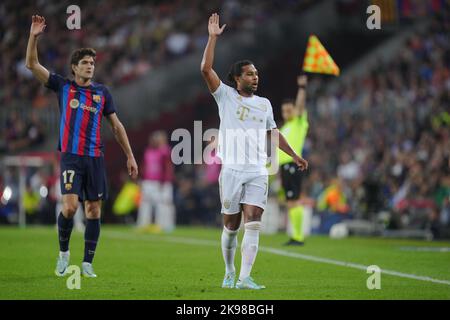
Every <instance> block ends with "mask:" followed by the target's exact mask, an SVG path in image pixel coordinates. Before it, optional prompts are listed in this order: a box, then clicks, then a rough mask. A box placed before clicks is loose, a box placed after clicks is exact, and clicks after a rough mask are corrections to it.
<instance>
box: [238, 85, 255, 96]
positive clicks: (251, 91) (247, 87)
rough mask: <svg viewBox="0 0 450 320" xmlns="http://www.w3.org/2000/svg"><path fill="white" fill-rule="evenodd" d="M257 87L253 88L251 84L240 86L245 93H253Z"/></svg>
mask: <svg viewBox="0 0 450 320" xmlns="http://www.w3.org/2000/svg"><path fill="white" fill-rule="evenodd" d="M256 90H257V88H256V89H254V88H253V85H251V84H249V85H246V86H244V87H242V91H244V92H245V93H246V94H254V93H255V92H256Z"/></svg>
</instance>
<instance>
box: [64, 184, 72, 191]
mask: <svg viewBox="0 0 450 320" xmlns="http://www.w3.org/2000/svg"><path fill="white" fill-rule="evenodd" d="M64 188H66V190H67V191H70V190H71V189H72V184H71V183H66V184H65V185H64Z"/></svg>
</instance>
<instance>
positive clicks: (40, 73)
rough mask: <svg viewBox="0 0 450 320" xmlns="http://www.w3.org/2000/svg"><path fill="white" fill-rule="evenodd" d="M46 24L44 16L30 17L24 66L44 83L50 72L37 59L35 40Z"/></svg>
mask: <svg viewBox="0 0 450 320" xmlns="http://www.w3.org/2000/svg"><path fill="white" fill-rule="evenodd" d="M45 27H46V24H45V18H44V17H41V16H33V17H32V18H31V29H30V37H29V38H28V46H27V56H26V67H27V68H28V69H30V70H31V72H32V73H33V75H34V76H35V77H36V78H37V79H38V80H39V81H40V82H41V83H42V84H46V83H47V82H48V78H49V77H50V73H49V72H48V70H47V69H46V68H44V67H43V66H42V65H41V64H40V63H39V60H38V53H37V40H38V37H39V36H40V35H41V34H42V33H44V30H45Z"/></svg>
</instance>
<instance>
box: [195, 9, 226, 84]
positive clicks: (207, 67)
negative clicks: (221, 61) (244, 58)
mask: <svg viewBox="0 0 450 320" xmlns="http://www.w3.org/2000/svg"><path fill="white" fill-rule="evenodd" d="M225 26H226V24H224V25H223V26H222V28H220V27H219V15H218V14H217V13H214V14H212V15H211V17H209V22H208V33H209V37H208V43H207V44H206V48H205V52H204V53H203V59H202V63H201V66H200V70H201V72H202V76H203V78H204V79H205V81H206V84H207V85H208V89H209V91H210V92H215V91H216V90H217V88H218V87H219V85H220V79H219V77H218V76H217V73H216V72H215V71H214V70H213V68H212V66H213V62H214V49H215V47H216V41H217V37H218V36H219V35H221V34H222V32H223V29H225Z"/></svg>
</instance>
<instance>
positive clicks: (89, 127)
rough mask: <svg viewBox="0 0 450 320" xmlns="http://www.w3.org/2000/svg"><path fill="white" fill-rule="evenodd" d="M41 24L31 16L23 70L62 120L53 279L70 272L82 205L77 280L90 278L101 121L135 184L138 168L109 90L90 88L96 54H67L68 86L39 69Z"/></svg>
mask: <svg viewBox="0 0 450 320" xmlns="http://www.w3.org/2000/svg"><path fill="white" fill-rule="evenodd" d="M45 27H46V24H45V18H44V17H41V16H38V15H34V16H32V23H31V28H30V37H29V38H28V45H27V53H26V67H27V68H28V69H29V70H31V72H32V73H33V75H34V76H35V77H36V79H37V80H39V82H41V83H42V84H44V85H45V86H46V87H48V88H50V89H51V90H53V91H55V92H56V93H57V94H58V103H59V109H60V114H61V120H60V128H59V150H60V151H61V163H60V167H61V176H60V179H61V193H62V202H63V205H62V211H61V213H60V214H59V216H58V219H57V224H58V240H59V250H60V252H59V257H58V259H57V262H56V269H55V274H56V275H57V276H59V277H62V276H64V275H66V274H67V268H68V266H69V263H70V261H69V258H70V254H69V240H70V235H71V233H72V228H73V216H74V215H75V213H76V211H77V209H78V205H79V203H78V202H79V201H84V211H85V214H86V229H85V234H84V240H85V241H84V258H83V263H82V265H81V266H82V275H84V276H86V277H90V278H95V277H97V275H96V274H95V273H94V270H93V267H92V260H93V259H94V254H95V250H96V247H97V241H98V239H99V235H100V216H101V204H102V200H104V199H106V198H107V184H106V170H105V162H104V156H103V145H102V141H101V138H100V129H101V126H102V119H103V116H105V118H106V119H107V120H108V123H109V124H110V126H111V129H112V131H113V133H114V137H115V138H116V141H117V142H118V143H119V144H120V146H121V147H122V150H123V151H124V153H125V155H126V157H127V169H128V174H129V175H130V176H131V177H132V178H133V179H136V178H137V175H138V166H137V163H136V160H135V159H134V155H133V151H132V150H131V146H130V143H129V141H128V136H127V134H126V131H125V128H124V126H123V124H122V123H121V122H120V120H119V118H118V117H117V115H116V110H115V107H114V103H113V99H112V97H111V94H110V93H109V91H108V89H107V88H106V87H105V86H104V85H101V84H99V83H96V82H93V81H92V78H93V77H94V70H95V57H96V52H95V50H94V49H92V48H81V49H77V50H75V51H74V52H73V53H72V56H71V59H70V68H71V71H72V75H73V76H74V79H73V80H69V79H66V78H64V77H62V76H60V75H58V74H56V73H50V72H49V71H48V70H47V69H46V68H45V67H44V66H42V65H41V64H40V63H39V59H38V54H37V41H38V37H39V36H40V35H42V34H43V33H44V30H45Z"/></svg>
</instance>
